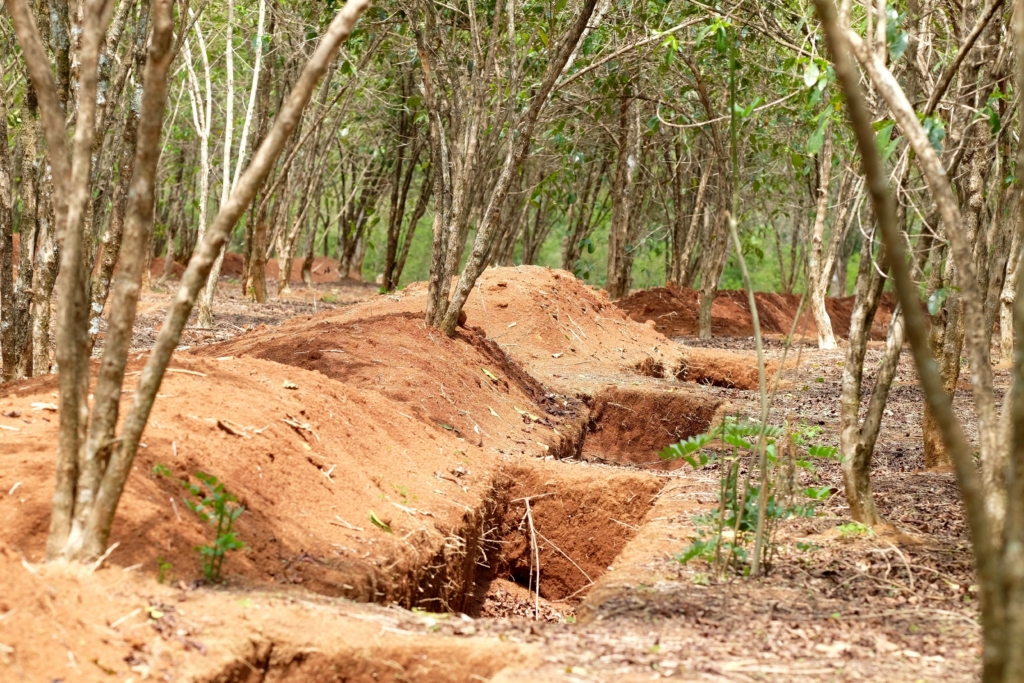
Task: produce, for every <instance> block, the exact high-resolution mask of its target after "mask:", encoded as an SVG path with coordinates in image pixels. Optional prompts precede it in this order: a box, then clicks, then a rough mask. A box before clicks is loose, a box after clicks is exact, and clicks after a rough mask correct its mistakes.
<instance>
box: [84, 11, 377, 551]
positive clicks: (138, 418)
mask: <svg viewBox="0 0 1024 683" xmlns="http://www.w3.org/2000/svg"><path fill="white" fill-rule="evenodd" d="M367 5H368V0H349V2H347V3H346V4H345V6H344V7H342V9H341V10H340V11H339V12H338V14H337V15H336V16H335V18H334V20H333V21H332V22H331V25H330V27H329V28H328V29H327V32H326V34H325V35H324V36H323V38H322V39H321V41H320V43H319V45H318V46H317V48H316V51H315V52H314V53H313V56H312V57H311V58H310V59H309V61H308V62H307V64H306V66H305V68H304V69H303V71H302V75H301V76H300V78H299V80H298V82H297V83H296V85H295V87H294V88H293V89H292V92H291V93H290V94H289V95H288V97H287V99H286V101H285V103H284V105H283V106H282V108H281V112H280V113H279V114H278V117H277V120H276V121H275V122H274V125H273V127H272V128H271V130H270V132H269V133H268V135H267V137H266V138H265V139H264V140H263V142H262V144H261V145H260V147H259V149H258V150H257V151H256V154H255V155H253V159H252V161H251V163H250V164H249V166H248V168H247V169H246V170H245V172H244V173H243V174H242V176H241V177H240V178H239V181H238V184H237V185H236V186H235V189H234V190H232V192H231V195H230V196H229V198H228V201H227V203H226V204H225V205H223V206H222V207H221V208H220V211H219V212H218V214H217V216H216V217H215V218H214V220H213V223H211V225H210V228H209V230H207V232H206V235H205V236H204V239H203V241H202V242H201V243H200V244H199V245H198V248H197V250H196V253H195V255H194V256H193V258H192V260H191V261H190V262H189V265H188V268H187V269H186V270H185V274H184V275H183V277H182V281H181V286H180V287H179V289H178V292H177V294H176V295H175V298H174V301H173V304H172V307H171V310H170V311H168V313H167V317H166V319H165V320H164V323H163V325H162V326H161V328H160V333H159V335H158V336H157V339H156V343H155V344H154V347H153V351H152V352H151V354H150V356H149V360H148V361H147V363H146V366H145V368H144V369H143V371H142V375H141V376H140V377H139V383H138V387H137V389H136V391H135V394H134V398H133V400H132V406H131V409H130V411H129V413H128V415H127V416H126V417H125V421H124V427H123V428H122V431H121V436H120V440H119V441H118V442H117V443H116V444H114V450H113V453H112V455H111V457H110V461H109V463H108V464H107V467H106V470H105V474H104V476H103V479H102V481H101V483H100V486H99V489H98V491H97V495H96V503H95V505H94V506H93V510H92V514H91V515H90V517H89V522H88V537H90V538H95V539H96V541H97V543H96V544H95V546H96V547H103V546H104V545H105V543H106V540H107V538H108V537H109V535H110V527H111V524H112V523H113V519H114V512H115V510H116V509H117V503H118V501H119V500H120V497H121V492H122V491H123V490H124V486H125V483H126V481H127V479H128V474H129V473H130V472H131V469H132V464H133V463H134V459H135V453H136V451H137V450H138V446H139V440H140V439H141V437H142V431H143V429H144V428H145V426H146V422H147V421H148V419H149V414H150V411H151V410H152V408H153V401H154V400H155V399H156V394H157V391H158V390H159V388H160V382H161V381H162V379H163V375H164V372H165V371H166V369H167V365H168V363H169V362H170V359H171V354H172V353H173V352H174V349H175V347H176V346H177V345H178V341H179V340H180V339H181V332H182V330H183V329H184V326H185V323H186V321H187V320H188V316H189V314H190V313H191V310H192V308H193V306H194V305H195V301H196V297H197V296H198V294H199V290H200V288H201V287H202V286H203V285H204V284H205V282H206V279H207V276H208V275H209V272H210V269H211V267H212V266H213V261H214V259H216V257H217V254H218V253H219V252H220V249H221V247H222V246H223V244H224V241H225V240H226V239H227V237H228V234H229V233H230V231H231V229H232V228H233V227H234V225H235V224H236V223H237V221H238V219H239V218H240V217H241V215H242V213H243V212H244V211H245V209H246V207H248V205H249V203H250V202H251V201H252V199H253V196H254V195H255V194H256V191H257V189H258V188H259V187H260V186H262V184H263V182H264V180H265V179H266V177H267V175H268V174H269V173H270V170H271V168H272V167H273V165H274V163H275V162H276V161H277V158H278V156H279V155H280V153H281V150H282V149H283V147H284V145H285V142H286V141H287V140H288V138H289V137H290V136H291V134H292V132H293V131H294V130H295V127H296V125H297V124H298V122H299V119H300V118H301V116H302V111H303V109H304V108H305V106H306V104H307V103H308V102H309V99H310V97H311V96H312V94H313V89H314V88H315V86H316V82H317V81H318V80H319V79H320V77H321V76H323V74H324V72H325V71H327V68H328V66H329V65H330V63H331V61H332V60H333V59H334V56H335V54H336V53H337V51H338V48H339V47H340V45H341V43H342V41H344V40H345V39H347V38H348V36H349V35H350V34H351V32H352V29H353V27H354V26H355V23H356V21H357V20H358V18H359V16H360V15H361V14H362V13H363V11H364V10H365V9H366V7H367Z"/></svg>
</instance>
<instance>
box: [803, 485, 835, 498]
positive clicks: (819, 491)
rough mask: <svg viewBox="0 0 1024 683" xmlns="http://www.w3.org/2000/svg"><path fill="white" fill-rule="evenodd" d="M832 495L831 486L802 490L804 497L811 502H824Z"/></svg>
mask: <svg viewBox="0 0 1024 683" xmlns="http://www.w3.org/2000/svg"><path fill="white" fill-rule="evenodd" d="M831 493H832V487H831V486H811V487H809V488H806V489H804V495H805V496H807V497H808V498H810V499H811V500H824V499H826V498H828V497H829V494H831Z"/></svg>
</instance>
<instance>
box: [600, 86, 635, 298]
mask: <svg viewBox="0 0 1024 683" xmlns="http://www.w3.org/2000/svg"><path fill="white" fill-rule="evenodd" d="M634 102H635V100H634V99H633V98H632V96H630V95H629V94H628V93H627V94H625V95H623V96H622V97H620V98H619V151H618V157H617V159H616V162H615V183H614V185H613V186H612V222H611V225H610V226H609V228H608V279H607V282H606V283H605V289H606V290H608V298H610V299H612V300H613V301H614V300H615V299H621V298H622V297H624V296H626V295H627V294H629V286H630V280H631V278H630V273H631V271H632V267H633V255H632V248H633V245H631V244H629V224H630V210H631V208H632V203H633V180H634V178H635V176H636V171H637V166H638V165H639V163H640V159H639V155H638V154H637V146H638V145H639V137H640V131H639V126H638V125H637V121H636V118H637V116H638V115H637V114H636V112H635V108H636V107H635V104H634Z"/></svg>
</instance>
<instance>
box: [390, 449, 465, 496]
mask: <svg viewBox="0 0 1024 683" xmlns="http://www.w3.org/2000/svg"><path fill="white" fill-rule="evenodd" d="M455 452H456V453H459V451H455ZM391 488H393V489H394V490H395V493H397V494H398V496H399V497H400V498H401V499H402V504H403V505H408V504H409V503H410V502H411V501H414V500H416V495H415V494H413V495H409V487H408V486H405V485H404V484H403V485H402V486H399V485H398V484H392V485H391Z"/></svg>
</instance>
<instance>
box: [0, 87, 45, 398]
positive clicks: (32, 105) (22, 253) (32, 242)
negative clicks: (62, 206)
mask: <svg viewBox="0 0 1024 683" xmlns="http://www.w3.org/2000/svg"><path fill="white" fill-rule="evenodd" d="M24 102H25V103H24V107H23V110H22V111H23V115H22V123H21V140H20V141H19V142H20V144H21V152H22V157H21V184H20V188H19V190H20V196H21V211H20V212H19V214H18V233H19V237H20V244H19V250H18V251H19V254H18V279H17V281H16V282H15V284H14V302H15V304H14V305H15V311H14V316H13V317H14V319H15V320H16V324H15V326H14V334H13V338H14V339H13V340H14V344H13V347H12V349H11V353H12V355H13V356H14V358H15V362H14V364H12V365H10V366H8V365H7V364H6V363H5V364H4V380H11V379H21V378H23V377H28V376H29V375H31V373H32V297H33V292H32V273H33V269H34V264H35V261H36V240H37V235H38V234H39V215H38V214H39V212H38V203H39V191H38V178H39V165H38V157H37V145H38V130H39V119H38V104H37V99H36V94H35V88H33V87H32V85H31V83H30V84H29V85H28V86H27V87H26V92H25V101H24Z"/></svg>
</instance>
